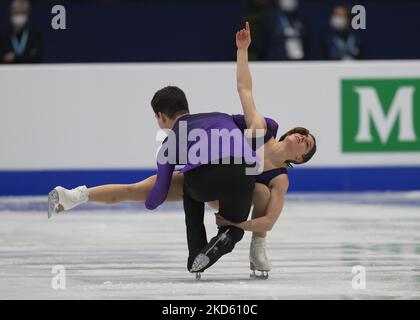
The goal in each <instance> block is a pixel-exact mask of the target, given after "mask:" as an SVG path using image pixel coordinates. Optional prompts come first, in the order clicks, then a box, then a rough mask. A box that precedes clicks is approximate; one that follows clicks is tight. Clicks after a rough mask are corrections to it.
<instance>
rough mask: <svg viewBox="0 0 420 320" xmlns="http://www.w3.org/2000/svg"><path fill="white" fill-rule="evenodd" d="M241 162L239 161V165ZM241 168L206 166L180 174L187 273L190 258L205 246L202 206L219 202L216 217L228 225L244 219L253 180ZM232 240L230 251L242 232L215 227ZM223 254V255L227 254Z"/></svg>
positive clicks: (222, 165)
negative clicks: (222, 219) (182, 177)
mask: <svg viewBox="0 0 420 320" xmlns="http://www.w3.org/2000/svg"><path fill="white" fill-rule="evenodd" d="M242 162H243V161H242ZM245 168H246V165H245V164H234V163H233V159H231V160H230V164H207V165H202V166H200V167H198V168H196V169H193V170H191V171H188V172H185V173H184V186H183V192H184V196H183V197H184V211H185V224H186V227H187V242H188V251H189V257H188V263H187V268H188V270H190V269H191V265H192V262H193V261H194V258H195V257H196V256H197V255H198V253H199V252H200V250H201V249H202V248H203V247H205V246H206V245H207V234H206V228H205V226H204V203H205V202H208V201H213V200H219V213H220V214H221V215H222V216H223V217H225V218H226V219H228V220H230V221H232V222H242V221H246V220H247V219H248V215H249V211H250V209H251V205H252V196H253V191H254V186H255V176H252V175H248V176H247V175H245ZM227 229H229V231H228V233H229V234H230V236H231V237H232V240H233V241H232V244H231V247H230V248H229V249H228V250H227V252H230V251H232V250H233V248H234V246H235V244H236V243H237V242H238V241H240V240H241V239H242V237H243V235H244V231H243V230H242V229H239V228H236V227H233V226H222V227H219V231H218V234H220V233H222V232H225V231H226V230H227ZM227 252H226V253H227Z"/></svg>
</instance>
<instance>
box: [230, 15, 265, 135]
mask: <svg viewBox="0 0 420 320" xmlns="http://www.w3.org/2000/svg"><path fill="white" fill-rule="evenodd" d="M250 44H251V32H250V28H249V23H248V22H246V26H245V29H242V30H240V31H239V32H237V33H236V46H237V48H238V50H237V59H236V62H237V67H236V85H237V89H238V93H239V98H240V100H241V104H242V109H243V111H244V116H245V121H246V124H247V128H248V129H266V127H267V126H266V123H265V120H264V117H263V116H262V115H261V114H259V113H258V111H257V108H256V107H255V103H254V98H253V96H252V77H251V72H250V71H249V66H248V47H249V45H250Z"/></svg>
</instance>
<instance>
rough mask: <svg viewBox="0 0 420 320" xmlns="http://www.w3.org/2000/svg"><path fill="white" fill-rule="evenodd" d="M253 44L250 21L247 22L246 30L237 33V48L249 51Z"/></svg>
mask: <svg viewBox="0 0 420 320" xmlns="http://www.w3.org/2000/svg"><path fill="white" fill-rule="evenodd" d="M250 44H251V30H250V28H249V23H248V21H247V22H245V29H241V30H240V31H238V32H236V46H237V47H238V49H248V47H249V45H250Z"/></svg>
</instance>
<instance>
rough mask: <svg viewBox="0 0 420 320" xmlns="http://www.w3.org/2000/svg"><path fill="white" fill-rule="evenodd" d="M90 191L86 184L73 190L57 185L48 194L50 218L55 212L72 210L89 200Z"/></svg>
mask: <svg viewBox="0 0 420 320" xmlns="http://www.w3.org/2000/svg"><path fill="white" fill-rule="evenodd" d="M88 197H89V192H88V189H87V187H86V186H80V187H77V188H74V189H71V190H67V189H64V188H63V187H55V188H54V189H53V190H52V191H51V192H50V193H49V194H48V219H50V218H51V217H52V214H53V213H60V212H62V211H67V210H70V209H72V208H74V207H76V206H78V205H80V204H82V203H85V202H87V201H88Z"/></svg>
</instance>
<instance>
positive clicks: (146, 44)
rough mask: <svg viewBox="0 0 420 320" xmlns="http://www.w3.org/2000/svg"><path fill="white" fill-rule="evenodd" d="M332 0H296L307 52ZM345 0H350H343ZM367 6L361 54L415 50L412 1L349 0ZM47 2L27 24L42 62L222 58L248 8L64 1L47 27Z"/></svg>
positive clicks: (419, 50) (416, 5) (387, 55)
mask: <svg viewBox="0 0 420 320" xmlns="http://www.w3.org/2000/svg"><path fill="white" fill-rule="evenodd" d="M335 3H336V2H335V1H306V2H305V1H303V2H302V4H301V14H302V16H303V17H304V19H305V21H307V23H308V25H309V26H310V28H311V30H310V33H311V53H310V58H311V59H317V58H319V50H320V47H319V46H320V44H321V43H322V40H323V38H324V37H325V35H326V34H327V33H328V31H329V25H328V23H329V16H330V13H331V9H332V8H333V6H334V4H335ZM347 3H350V4H351V3H352V2H351V1H348V2H347ZM353 3H355V4H363V5H365V7H366V11H367V29H366V30H364V31H359V32H360V34H361V36H362V37H363V39H364V40H365V42H366V58H368V59H416V58H420V42H419V41H417V38H418V37H417V34H416V33H417V31H418V30H420V19H419V12H420V2H419V1H354V2H353ZM7 4H8V1H3V2H1V4H0V30H3V31H4V30H6V28H7V27H8V8H7ZM52 6H53V4H34V5H33V8H32V11H33V14H32V22H33V25H34V26H35V27H36V28H37V29H39V30H40V31H42V33H43V34H44V38H45V62H141V61H229V60H234V58H235V47H234V43H233V42H232V34H234V32H235V31H236V30H237V29H238V28H239V27H240V26H241V24H242V21H243V20H244V18H245V17H246V16H247V14H248V8H247V5H246V2H245V1H208V2H204V1H195V2H194V1H191V2H188V1H187V2H160V1H151V2H149V1H145V2H139V3H137V2H128V3H123V4H98V3H87V4H85V3H76V4H75V3H74V2H73V3H69V4H67V3H66V2H65V8H66V10H67V26H68V29H67V30H60V31H55V30H53V29H52V28H51V19H52V17H53V15H52V14H51V13H50V12H51V8H52Z"/></svg>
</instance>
